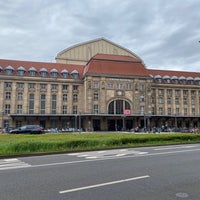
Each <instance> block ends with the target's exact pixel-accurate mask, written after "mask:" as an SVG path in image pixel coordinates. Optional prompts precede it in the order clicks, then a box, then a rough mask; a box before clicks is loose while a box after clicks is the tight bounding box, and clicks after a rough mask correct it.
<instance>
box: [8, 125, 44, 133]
mask: <svg viewBox="0 0 200 200" xmlns="http://www.w3.org/2000/svg"><path fill="white" fill-rule="evenodd" d="M10 133H16V134H18V133H30V134H33V133H38V134H40V133H44V130H43V128H42V127H41V126H39V125H25V126H21V127H19V128H17V129H13V130H11V131H10Z"/></svg>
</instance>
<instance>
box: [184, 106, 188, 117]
mask: <svg viewBox="0 0 200 200" xmlns="http://www.w3.org/2000/svg"><path fill="white" fill-rule="evenodd" d="M187 114H188V110H187V108H184V115H185V116H187Z"/></svg>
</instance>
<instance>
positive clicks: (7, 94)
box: [5, 92, 11, 100]
mask: <svg viewBox="0 0 200 200" xmlns="http://www.w3.org/2000/svg"><path fill="white" fill-rule="evenodd" d="M5 99H6V100H10V99H11V93H10V92H6V94H5Z"/></svg>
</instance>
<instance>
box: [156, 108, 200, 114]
mask: <svg viewBox="0 0 200 200" xmlns="http://www.w3.org/2000/svg"><path fill="white" fill-rule="evenodd" d="M191 111H192V115H194V116H195V115H196V109H195V108H192V110H191ZM155 114H158V115H163V114H164V109H163V108H162V107H160V108H158V113H156V112H155V108H152V115H155ZM180 114H181V113H180V108H176V109H175V113H172V108H167V115H174V116H176V115H177V116H178V115H180ZM188 114H189V109H188V108H184V109H183V115H184V116H188Z"/></svg>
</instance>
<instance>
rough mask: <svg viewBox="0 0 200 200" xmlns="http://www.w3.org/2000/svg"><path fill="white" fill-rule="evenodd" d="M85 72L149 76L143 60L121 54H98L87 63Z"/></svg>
mask: <svg viewBox="0 0 200 200" xmlns="http://www.w3.org/2000/svg"><path fill="white" fill-rule="evenodd" d="M84 74H86V75H87V74H98V75H100V74H104V75H119V76H120V75H122V76H123V75H125V76H149V74H148V71H147V69H146V68H145V66H144V64H143V63H142V61H141V60H139V59H136V58H133V57H130V56H121V55H106V54H97V55H95V56H94V57H92V58H91V59H90V61H89V62H88V63H87V65H86V67H85V70H84Z"/></svg>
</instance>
